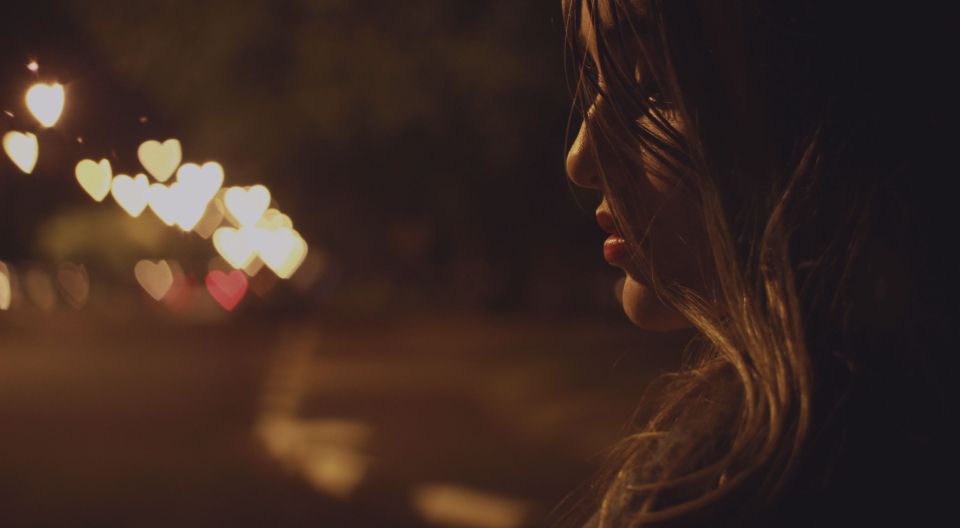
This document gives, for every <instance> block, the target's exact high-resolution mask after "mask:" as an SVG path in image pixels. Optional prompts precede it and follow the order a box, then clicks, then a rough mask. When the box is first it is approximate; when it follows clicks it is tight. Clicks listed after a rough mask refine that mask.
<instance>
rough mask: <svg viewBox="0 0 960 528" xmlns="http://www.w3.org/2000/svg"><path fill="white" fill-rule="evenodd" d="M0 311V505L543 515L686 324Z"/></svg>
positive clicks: (84, 511)
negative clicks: (177, 318)
mask: <svg viewBox="0 0 960 528" xmlns="http://www.w3.org/2000/svg"><path fill="white" fill-rule="evenodd" d="M317 319H318V320H317V321H316V322H310V323H304V322H299V323H288V324H285V325H273V324H265V323H263V324H261V323H256V322H253V321H244V322H242V324H209V323H208V324H202V325H199V324H193V325H187V324H183V323H176V322H171V321H150V320H148V319H141V322H138V323H132V324H131V323H125V324H121V323H118V322H115V321H112V320H110V319H107V318H103V319H98V318H97V317H96V316H91V314H89V313H84V312H77V313H70V312H66V311H62V312H58V313H56V314H54V315H44V316H37V317H29V318H23V319H9V318H8V319H5V320H0V336H2V338H0V339H2V341H0V342H2V345H0V347H2V348H0V467H2V468H3V469H2V474H0V525H2V526H4V527H12V526H103V527H106V526H125V527H127V526H135V527H154V526H156V527H160V526H164V527H169V526H360V527H364V526H476V527H490V528H495V527H505V528H506V527H516V526H540V525H543V523H544V522H545V518H546V515H547V514H548V513H549V511H550V509H551V508H552V507H553V506H555V505H556V504H557V503H558V502H559V501H560V500H561V499H562V498H563V497H564V495H566V494H567V493H568V492H570V491H572V490H574V488H575V487H576V486H578V485H579V484H581V483H582V482H583V481H584V480H585V479H586V478H587V477H588V476H589V475H590V473H591V471H592V470H593V469H594V468H595V467H596V465H597V464H598V463H599V457H598V455H599V454H600V453H601V451H602V449H603V448H604V447H606V446H607V445H609V444H610V443H611V442H613V441H614V440H615V439H616V438H617V437H618V435H620V434H621V433H622V427H623V426H624V424H625V423H626V422H627V420H628V419H629V417H630V413H631V412H632V410H633V408H634V406H635V404H636V401H637V400H638V398H639V395H640V393H641V391H642V389H643V387H644V385H645V384H646V383H647V382H648V381H649V380H650V379H651V378H652V377H653V376H654V375H656V374H657V373H658V372H661V371H664V370H668V369H671V368H674V367H675V364H676V363H677V361H678V356H677V353H676V350H677V348H678V347H680V346H681V345H682V343H683V342H684V340H685V338H686V336H684V335H678V334H672V335H665V336H658V335H650V334H645V333H643V332H639V331H638V330H636V329H634V328H632V327H630V326H629V325H627V324H626V323H623V324H613V323H586V322H579V323H578V322H576V321H566V320H553V321H551V320H540V321H533V320H522V319H515V318H514V319H493V318H489V317H481V316H477V317H417V318H398V319H396V320H390V321H381V322H377V323H365V324H359V323H353V324H347V323H332V322H329V321H327V322H324V321H321V320H319V318H317Z"/></svg>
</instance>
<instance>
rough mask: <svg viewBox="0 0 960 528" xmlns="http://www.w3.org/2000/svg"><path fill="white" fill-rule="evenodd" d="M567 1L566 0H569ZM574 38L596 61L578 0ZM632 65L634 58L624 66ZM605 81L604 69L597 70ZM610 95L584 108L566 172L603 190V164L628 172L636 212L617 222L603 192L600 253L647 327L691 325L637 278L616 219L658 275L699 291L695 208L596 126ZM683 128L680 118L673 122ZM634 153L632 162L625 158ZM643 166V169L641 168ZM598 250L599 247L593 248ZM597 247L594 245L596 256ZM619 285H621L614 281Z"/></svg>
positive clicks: (605, 20) (604, 10)
mask: <svg viewBox="0 0 960 528" xmlns="http://www.w3.org/2000/svg"><path fill="white" fill-rule="evenodd" d="M567 1H571V0H564V7H566V2H567ZM599 8H600V9H599V16H600V23H601V25H602V26H604V27H606V26H608V25H611V24H612V16H610V11H609V9H610V7H609V4H608V3H607V2H605V1H601V2H600V3H599ZM579 38H581V39H582V40H583V44H584V47H585V49H587V50H588V51H589V53H591V54H592V55H593V60H594V63H595V64H599V61H598V60H597V56H596V54H597V41H596V35H595V34H594V31H593V21H592V19H591V13H590V12H589V11H588V10H587V7H586V3H584V5H583V9H582V14H581V25H580V34H579ZM621 67H622V68H629V70H627V71H632V70H634V68H635V65H631V64H626V65H621ZM642 75H643V73H642V72H640V71H638V72H637V77H638V82H642V79H641V78H640V77H642ZM599 76H600V83H601V85H602V84H603V80H602V79H603V72H602V71H601V72H599ZM607 106H608V104H607V102H606V101H605V100H604V99H603V98H601V97H599V96H598V97H597V98H596V99H595V100H594V101H593V104H592V106H591V107H590V108H589V110H588V111H587V112H586V115H585V117H584V119H583V121H582V123H581V126H580V131H579V133H578V134H577V137H576V139H575V140H574V142H573V144H572V145H571V147H570V150H569V151H568V153H567V158H566V170H567V175H568V177H569V178H570V180H571V181H573V183H575V184H576V185H578V186H581V187H585V188H590V189H596V190H601V191H602V190H603V186H602V185H601V180H600V171H601V170H602V171H603V172H604V174H606V175H607V177H608V180H613V181H624V180H625V179H630V181H631V182H632V183H633V185H634V186H635V187H636V188H638V189H639V192H634V193H631V195H630V196H629V197H623V198H624V199H629V200H631V206H632V207H631V210H633V211H638V212H637V213H636V214H635V217H632V218H618V219H617V220H616V221H614V216H613V212H612V211H611V207H610V200H609V198H610V197H608V196H604V197H603V200H602V201H601V203H600V206H599V207H598V209H597V221H598V223H599V224H600V226H601V228H603V230H604V231H607V232H608V233H610V237H609V238H608V239H607V240H606V241H605V242H604V245H603V256H604V258H605V259H606V260H607V261H608V262H609V263H610V264H611V265H613V266H616V267H618V268H620V269H622V270H623V271H624V279H623V280H622V281H621V282H620V284H622V294H621V295H620V296H619V297H620V300H621V302H622V304H623V309H624V312H625V313H626V315H627V317H628V318H629V319H630V320H631V321H632V322H633V323H634V324H636V325H637V326H639V327H641V328H644V329H646V330H651V331H671V330H679V329H682V328H688V327H690V326H691V325H690V323H689V321H687V319H686V318H685V317H684V316H683V315H682V314H681V313H680V312H679V311H678V310H677V309H676V308H674V307H673V306H670V305H669V304H668V303H667V302H665V301H664V300H663V299H662V298H661V296H660V295H659V294H658V292H657V291H655V290H654V288H653V287H651V285H650V284H649V283H648V282H647V281H645V280H644V279H642V277H643V276H644V274H642V273H640V271H639V270H638V269H637V268H636V266H637V263H636V262H634V261H633V260H632V259H631V258H630V254H631V252H632V249H633V248H631V247H629V246H628V243H627V242H626V240H624V238H623V236H621V235H620V234H619V233H618V232H617V230H616V227H615V226H616V225H617V224H619V225H628V226H630V227H631V228H632V229H633V230H635V232H637V233H645V234H646V236H644V237H642V245H643V247H642V252H641V254H642V255H644V257H645V258H647V259H649V264H651V265H652V268H653V270H654V273H656V274H657V277H658V278H659V279H660V280H663V281H672V282H674V283H676V284H680V285H682V286H684V287H687V288H691V289H693V290H695V291H698V290H702V289H703V284H704V282H705V280H704V278H703V275H704V274H703V273H702V271H701V270H700V266H699V265H698V264H697V263H698V262H699V261H700V260H701V259H700V258H699V257H700V255H701V254H702V253H703V251H704V249H703V248H704V247H705V246H706V244H705V242H704V240H705V236H704V235H703V229H702V228H701V227H699V224H698V221H697V219H698V214H697V209H696V207H695V205H694V203H693V201H692V200H691V199H690V198H689V196H687V195H685V194H684V193H683V192H681V191H680V189H678V188H677V187H675V186H671V185H669V184H667V183H666V182H664V181H663V180H662V179H660V178H658V177H657V176H656V175H654V174H653V172H652V171H650V170H649V167H651V166H653V164H654V161H653V160H651V159H648V156H645V155H644V152H642V151H641V152H639V153H637V154H638V155H634V156H623V155H621V153H618V152H616V151H615V147H614V146H613V145H611V144H610V142H609V141H604V138H605V137H606V136H605V134H604V133H603V132H601V130H600V127H599V123H600V121H601V120H602V119H603V118H604V113H605V112H607V111H608V108H607ZM672 124H673V126H674V127H675V128H677V129H682V123H676V122H674V123H672ZM631 159H632V160H636V161H633V162H631V161H630V160H631ZM645 167H646V169H645ZM598 250H599V248H598ZM599 253H600V251H598V256H599ZM618 287H620V286H618Z"/></svg>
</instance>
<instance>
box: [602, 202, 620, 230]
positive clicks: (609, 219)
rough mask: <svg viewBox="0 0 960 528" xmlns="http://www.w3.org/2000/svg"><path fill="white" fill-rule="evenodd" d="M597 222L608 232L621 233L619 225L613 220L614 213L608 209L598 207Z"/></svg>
mask: <svg viewBox="0 0 960 528" xmlns="http://www.w3.org/2000/svg"><path fill="white" fill-rule="evenodd" d="M597 223H598V224H600V229H603V230H604V231H606V232H607V233H610V234H611V235H618V236H619V235H620V232H619V231H618V230H617V225H616V224H615V223H614V221H613V215H612V214H610V213H609V212H608V211H605V210H603V209H597Z"/></svg>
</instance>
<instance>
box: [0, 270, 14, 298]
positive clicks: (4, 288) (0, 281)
mask: <svg viewBox="0 0 960 528" xmlns="http://www.w3.org/2000/svg"><path fill="white" fill-rule="evenodd" d="M11 282H12V281H11V280H10V268H8V267H7V265H6V264H4V263H3V262H0V310H8V309H10V302H11V301H12V300H13V288H12V287H11Z"/></svg>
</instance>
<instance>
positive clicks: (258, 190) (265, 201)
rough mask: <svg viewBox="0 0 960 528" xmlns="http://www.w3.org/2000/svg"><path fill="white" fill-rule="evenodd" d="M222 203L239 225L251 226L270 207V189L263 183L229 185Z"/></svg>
mask: <svg viewBox="0 0 960 528" xmlns="http://www.w3.org/2000/svg"><path fill="white" fill-rule="evenodd" d="M223 203H224V205H226V206H227V211H229V212H230V214H231V215H232V216H233V218H235V219H236V221H237V223H238V224H240V226H241V227H247V226H253V225H256V223H257V222H258V221H259V220H260V218H262V217H263V213H264V212H265V211H266V210H267V208H268V207H270V190H269V189H267V188H266V187H265V186H263V185H254V186H252V187H247V188H244V187H231V188H229V189H227V192H226V194H225V195H224V197H223Z"/></svg>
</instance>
